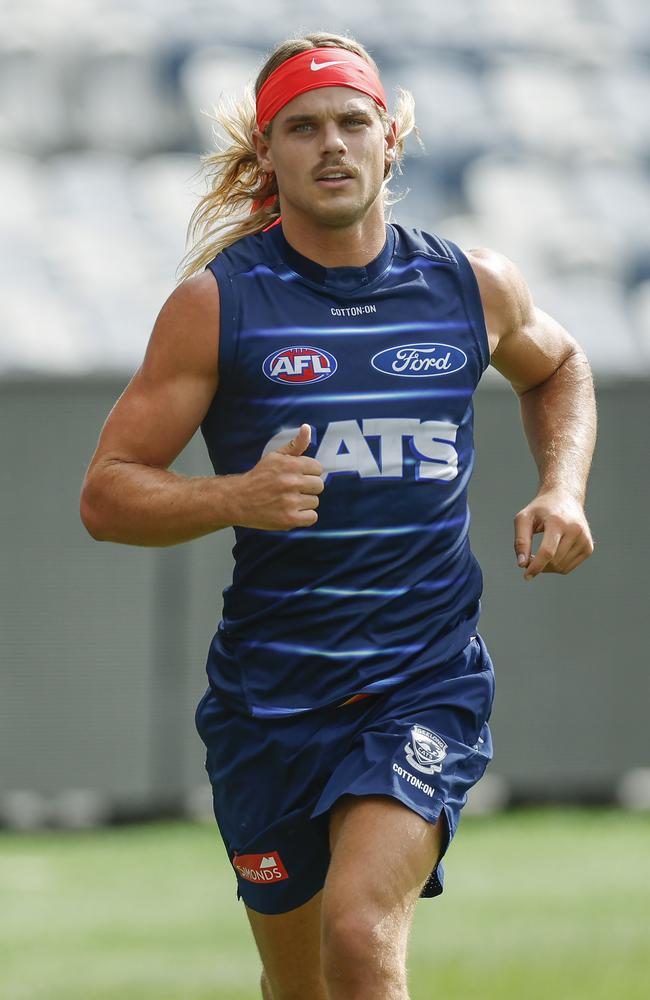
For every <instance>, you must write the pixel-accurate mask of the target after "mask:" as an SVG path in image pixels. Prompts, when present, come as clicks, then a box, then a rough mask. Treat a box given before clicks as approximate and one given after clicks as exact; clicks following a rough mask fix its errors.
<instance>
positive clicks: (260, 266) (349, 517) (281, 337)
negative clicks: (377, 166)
mask: <svg viewBox="0 0 650 1000" xmlns="http://www.w3.org/2000/svg"><path fill="white" fill-rule="evenodd" d="M208 268H209V269H210V270H211V271H212V273H213V275H214V277H215V279H216V280H217V282H218V284H219V290H220V296H221V329H220V349H219V388H218V391H217V393H216V395H215V397H214V400H213V401H212V404H211V406H210V409H209V411H208V413H207V414H206V417H205V419H204V421H203V423H202V427H201V430H202V433H203V436H204V439H205V442H206V445H207V448H208V451H209V454H210V458H211V461H212V464H213V467H214V470H215V472H216V473H217V474H218V475H221V474H237V473H243V472H246V471H248V470H249V469H251V468H252V467H253V466H254V465H255V464H256V462H258V461H259V459H260V458H261V457H262V456H263V455H264V454H266V453H267V452H268V451H270V450H273V449H275V448H278V447H280V446H281V445H283V444H285V443H286V442H287V441H289V440H290V439H291V438H292V437H293V436H294V434H295V433H296V431H297V429H298V428H299V426H300V425H301V424H302V423H308V424H310V425H311V428H312V440H311V444H310V446H309V449H308V451H307V452H306V454H308V455H311V456H314V457H316V458H317V459H318V460H319V461H320V462H321V464H322V465H323V470H324V471H323V477H324V481H325V489H324V491H323V493H322V494H321V497H320V506H319V508H318V522H317V523H316V524H315V525H314V526H312V527H309V528H295V529H293V530H290V531H261V530H254V529H250V528H243V527H236V528H235V535H236V544H235V547H234V550H233V553H234V557H235V569H234V574H233V581H232V585H231V586H229V587H227V588H226V590H225V591H224V604H223V617H222V620H221V621H220V622H219V625H218V628H217V631H216V634H215V636H214V639H213V641H212V644H211V646H210V651H209V654H208V663H207V671H208V679H209V684H210V687H211V688H212V690H213V691H214V692H215V693H216V694H217V696H221V697H222V698H224V699H225V700H226V701H228V702H230V703H232V704H233V705H234V706H235V707H237V708H238V709H239V710H240V711H243V712H246V713H247V714H251V715H255V716H283V715H292V714H296V713H299V712H305V711H309V710H313V709H316V708H320V707H323V706H326V705H336V704H339V705H342V704H344V703H346V702H349V701H352V700H356V699H357V698H358V697H359V696H361V695H367V694H371V693H373V692H380V691H383V690H386V689H388V688H390V687H392V686H395V685H398V684H401V683H403V682H404V681H406V680H407V679H408V678H410V677H412V676H414V675H416V674H421V673H423V672H426V671H427V670H431V669H435V667H436V666H437V665H439V664H441V663H444V662H445V661H446V660H448V659H449V658H451V657H452V656H454V655H456V653H458V652H459V651H460V650H461V649H462V648H463V647H464V646H465V645H466V644H467V642H468V641H469V639H470V637H471V636H472V635H473V634H474V632H475V631H476V624H477V621H478V616H479V599H480V595H481V590H482V578H481V572H480V569H479V566H478V563H477V561H476V559H475V557H474V556H473V554H472V552H471V550H470V545H469V534H468V532H469V522H470V515H469V510H468V506H467V486H468V482H469V479H470V476H471V474H472V467H473V463H474V445H473V435H472V424H473V409H472V395H473V393H474V390H475V389H476V386H477V384H478V382H479V379H480V377H481V375H482V373H483V371H484V370H485V368H486V366H487V364H488V362H489V351H488V342H487V333H486V328H485V321H484V317H483V309H482V306H481V299H480V294H479V290H478V285H477V282H476V278H475V276H474V273H473V271H472V269H471V267H470V264H469V261H468V260H467V258H466V256H465V255H464V254H463V252H462V251H461V250H460V249H459V247H457V246H456V245H455V244H453V243H451V242H450V241H449V240H443V239H442V238H440V237H438V236H435V235H432V234H430V233H426V232H423V231H421V230H417V229H405V228H403V227H401V226H399V225H396V224H392V223H387V224H386V242H385V245H384V248H383V249H382V251H381V253H380V254H379V255H378V256H377V257H376V258H375V259H374V260H372V261H371V262H370V263H369V264H368V265H366V266H365V267H335V268H326V267H322V266H321V265H319V264H317V263H315V262H314V261H312V260H310V259H309V258H307V257H304V256H303V255H301V254H299V253H298V252H297V251H296V250H295V249H294V248H293V247H292V246H291V245H290V244H289V243H288V241H287V239H286V238H285V236H284V233H283V230H282V226H281V225H277V226H274V227H273V228H271V229H269V230H268V231H267V232H264V233H260V234H257V235H255V236H248V237H245V238H244V239H241V240H238V241H237V242H236V243H234V244H233V245H232V246H230V247H228V248H227V249H226V250H225V251H223V252H222V253H220V254H218V255H217V256H216V257H215V258H214V259H213V260H212V261H211V262H210V263H209V264H208Z"/></svg>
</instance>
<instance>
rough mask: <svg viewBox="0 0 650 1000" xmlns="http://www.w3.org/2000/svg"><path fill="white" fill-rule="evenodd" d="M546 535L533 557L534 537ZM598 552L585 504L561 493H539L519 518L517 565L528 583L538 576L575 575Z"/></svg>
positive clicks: (516, 524) (516, 540)
mask: <svg viewBox="0 0 650 1000" xmlns="http://www.w3.org/2000/svg"><path fill="white" fill-rule="evenodd" d="M542 531H543V532H544V534H543V537H542V541H541V543H540V546H539V548H538V550H537V553H536V554H535V555H533V553H532V546H533V535H536V534H539V533H540V532H542ZM593 551H594V543H593V540H592V537H591V532H590V530H589V525H588V524H587V519H586V517H585V513H584V510H583V508H582V504H581V503H580V502H579V501H578V500H576V499H575V498H574V497H572V496H570V495H567V494H566V493H563V492H562V491H560V490H555V491H549V492H547V493H540V494H538V495H537V496H536V497H535V499H534V500H532V501H531V502H530V503H529V504H528V505H527V506H526V507H524V509H523V510H520V511H519V513H518V514H517V516H516V517H515V552H516V554H517V564H518V565H519V566H521V567H522V569H524V570H525V572H524V580H532V579H533V577H535V576H537V574H538V573H562V574H563V575H566V574H567V573H571V572H572V571H573V570H574V569H575V568H576V566H579V565H580V563H581V562H584V560H585V559H587V558H588V557H589V556H590V555H591V553H592V552H593Z"/></svg>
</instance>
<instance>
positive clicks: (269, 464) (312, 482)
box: [236, 424, 325, 531]
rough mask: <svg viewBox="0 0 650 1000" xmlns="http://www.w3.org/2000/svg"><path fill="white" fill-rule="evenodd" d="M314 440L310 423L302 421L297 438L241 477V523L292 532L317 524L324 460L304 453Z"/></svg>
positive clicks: (248, 526) (253, 526)
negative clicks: (322, 461)
mask: <svg viewBox="0 0 650 1000" xmlns="http://www.w3.org/2000/svg"><path fill="white" fill-rule="evenodd" d="M310 440H311V428H310V426H309V424H301V426H300V430H299V431H298V433H297V435H296V436H295V438H294V439H293V441H290V442H289V443H288V444H285V445H283V446H282V447H281V448H278V449H277V451H271V452H269V454H268V455H264V457H263V458H261V459H260V460H259V462H258V463H257V465H254V466H253V468H252V469H251V470H250V471H249V472H245V473H244V474H243V475H241V476H238V477H237V478H238V480H239V482H238V484H237V494H238V505H237V506H238V520H237V521H236V523H237V524H240V525H242V527H244V528H261V529H263V530H265V531H288V530H289V529H290V528H307V527H309V526H310V525H312V524H315V523H316V521H317V520H318V514H317V513H316V508H317V507H318V503H319V500H318V498H319V496H320V494H321V493H322V492H323V490H324V488H325V486H324V483H323V480H322V479H321V475H322V473H323V467H322V465H321V464H320V462H317V461H316V459H315V458H308V457H307V456H306V455H304V454H303V452H304V451H305V450H306V449H307V448H308V447H309V442H310Z"/></svg>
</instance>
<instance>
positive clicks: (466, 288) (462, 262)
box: [439, 237, 490, 374]
mask: <svg viewBox="0 0 650 1000" xmlns="http://www.w3.org/2000/svg"><path fill="white" fill-rule="evenodd" d="M439 239H440V240H441V242H442V243H444V244H446V246H447V247H448V248H449V250H450V252H451V253H452V256H453V257H455V259H456V262H457V264H458V271H459V277H460V287H461V293H462V297H463V303H464V305H465V312H466V313H467V318H468V320H469V323H470V326H471V328H472V332H473V334H474V337H475V339H476V343H477V345H478V349H479V354H480V357H481V364H482V366H483V367H482V370H481V374H483V372H484V371H485V369H486V368H487V367H488V365H489V364H490V341H489V340H488V333H487V325H486V323H485V313H484V312H483V303H482V301H481V292H480V289H479V287H478V281H477V280H476V275H475V274H474V270H473V268H472V265H471V264H470V262H469V260H468V259H467V256H466V254H464V253H463V251H462V250H461V249H460V247H459V246H457V245H456V244H455V243H452V241H451V240H446V239H445V240H443V239H442V238H441V237H439Z"/></svg>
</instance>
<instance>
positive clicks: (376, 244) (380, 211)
mask: <svg viewBox="0 0 650 1000" xmlns="http://www.w3.org/2000/svg"><path fill="white" fill-rule="evenodd" d="M282 231H283V233H284V236H285V239H286V240H287V242H288V243H290V244H291V246H292V247H293V248H294V250H297V251H298V253H300V254H302V255H303V257H308V258H309V259H310V260H313V261H315V262H316V263H317V264H320V265H321V266H322V267H365V265H366V264H369V263H370V261H371V260H374V259H375V257H377V256H378V255H379V254H380V253H381V251H382V250H383V248H384V244H385V242H386V223H385V220H384V208H383V205H382V204H381V200H380V199H378V203H376V204H375V205H373V206H372V208H371V209H370V211H369V212H368V213H367V214H366V215H365V217H364V218H363V219H362V220H358V221H356V222H354V223H353V224H352V225H350V226H343V227H334V226H324V225H323V224H322V223H321V222H318V221H317V220H315V219H313V218H307V217H306V216H304V215H301V214H300V215H299V214H297V213H296V212H292V211H291V209H289V210H288V211H287V212H286V214H285V212H284V211H282Z"/></svg>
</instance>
